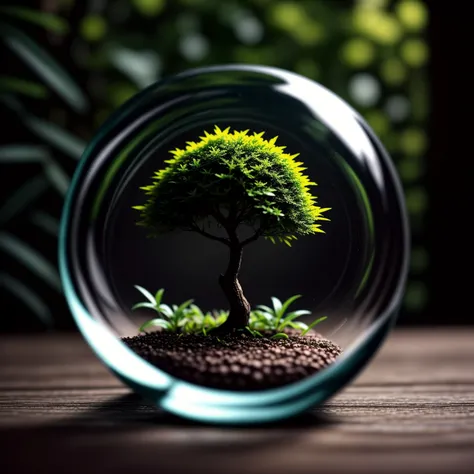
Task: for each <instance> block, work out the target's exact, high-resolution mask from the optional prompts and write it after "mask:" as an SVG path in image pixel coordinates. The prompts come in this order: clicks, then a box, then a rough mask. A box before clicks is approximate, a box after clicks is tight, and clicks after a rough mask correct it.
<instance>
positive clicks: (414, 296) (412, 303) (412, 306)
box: [404, 281, 429, 312]
mask: <svg viewBox="0 0 474 474" xmlns="http://www.w3.org/2000/svg"><path fill="white" fill-rule="evenodd" d="M428 296H429V294H428V288H427V287H426V285H425V284H424V283H423V282H421V281H411V282H409V283H408V285H407V290H406V293H405V300H404V304H405V307H406V309H407V310H409V311H412V312H419V311H421V310H423V309H424V308H425V306H426V304H427V303H428Z"/></svg>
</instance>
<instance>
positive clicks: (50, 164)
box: [43, 159, 70, 196]
mask: <svg viewBox="0 0 474 474" xmlns="http://www.w3.org/2000/svg"><path fill="white" fill-rule="evenodd" d="M43 167H44V171H45V174H46V176H47V178H48V180H49V182H50V183H51V184H52V186H53V187H54V188H55V189H56V190H57V191H58V192H59V194H60V195H61V196H65V195H66V193H67V190H68V188H69V184H70V180H69V176H68V175H67V174H66V173H65V172H64V170H63V169H62V168H61V167H60V166H59V165H58V164H57V163H56V162H55V161H54V160H52V159H49V160H47V161H45V163H44V164H43Z"/></svg>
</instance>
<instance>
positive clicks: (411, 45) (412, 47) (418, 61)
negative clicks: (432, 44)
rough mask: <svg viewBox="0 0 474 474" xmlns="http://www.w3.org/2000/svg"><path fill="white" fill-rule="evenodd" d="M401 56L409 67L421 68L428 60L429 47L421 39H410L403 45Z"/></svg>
mask: <svg viewBox="0 0 474 474" xmlns="http://www.w3.org/2000/svg"><path fill="white" fill-rule="evenodd" d="M400 54H401V57H402V59H403V60H404V61H405V62H406V63H407V64H408V65H409V66H413V67H420V66H423V65H425V63H426V62H427V60H428V56H429V52H428V46H427V45H426V42H425V41H422V40H420V39H409V40H406V41H405V42H404V43H403V44H402V46H401V48H400Z"/></svg>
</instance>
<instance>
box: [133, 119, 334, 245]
mask: <svg viewBox="0 0 474 474" xmlns="http://www.w3.org/2000/svg"><path fill="white" fill-rule="evenodd" d="M263 134H264V132H262V133H253V134H249V133H248V130H244V131H233V132H231V131H230V127H229V128H226V129H225V130H221V129H220V128H219V127H217V126H216V127H215V129H214V133H212V134H211V133H208V132H204V136H202V137H199V138H200V141H198V142H192V141H190V142H187V146H186V148H185V149H179V148H177V149H175V150H173V151H171V152H170V153H171V154H172V155H173V157H172V158H171V159H169V160H167V161H166V163H167V165H168V166H167V167H165V168H163V169H160V170H159V171H157V172H156V173H155V175H154V176H153V182H152V184H150V185H148V186H144V187H143V188H141V189H143V190H144V191H145V193H146V195H147V196H148V200H147V202H146V203H145V204H144V205H139V206H134V209H136V210H138V211H140V217H141V219H140V221H139V222H138V224H139V225H143V226H145V227H147V228H148V229H150V231H151V234H152V235H157V234H160V233H163V232H166V231H169V230H173V229H181V230H188V231H196V232H199V233H201V234H203V235H205V236H207V237H210V238H213V239H215V240H220V241H222V242H223V243H226V244H230V243H231V242H230V240H228V239H224V238H220V237H217V236H214V235H212V234H210V233H209V232H208V231H207V230H206V223H207V221H208V219H209V218H214V219H215V220H216V221H217V223H218V225H220V226H222V227H224V228H225V229H226V230H227V232H228V234H229V236H232V235H235V231H236V229H237V227H238V226H239V225H241V224H244V225H248V226H251V227H252V228H253V229H254V231H255V234H254V236H253V237H251V238H249V239H247V240H246V241H243V242H241V243H242V244H244V245H245V244H246V243H248V242H250V241H251V240H255V238H257V237H259V236H264V237H268V238H269V239H270V240H272V241H273V242H275V239H278V240H280V241H282V242H285V243H286V244H288V245H291V241H292V240H293V239H295V238H296V236H297V235H308V234H315V233H318V232H324V231H323V230H322V229H321V224H318V223H317V221H328V220H329V219H328V218H327V217H324V215H323V214H324V213H325V212H326V211H328V210H329V208H322V207H319V206H317V205H316V197H315V196H313V195H312V194H311V193H310V191H309V188H310V186H315V185H316V183H314V182H311V181H310V179H309V178H308V176H306V175H305V174H304V173H303V171H304V170H305V168H304V167H303V163H301V162H298V161H296V160H295V158H296V157H297V156H298V154H295V155H290V154H288V153H285V152H284V149H285V147H284V146H277V145H276V140H277V137H274V138H272V139H271V140H265V139H264V138H263Z"/></svg>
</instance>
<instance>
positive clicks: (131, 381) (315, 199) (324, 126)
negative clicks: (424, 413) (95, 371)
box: [60, 65, 408, 423]
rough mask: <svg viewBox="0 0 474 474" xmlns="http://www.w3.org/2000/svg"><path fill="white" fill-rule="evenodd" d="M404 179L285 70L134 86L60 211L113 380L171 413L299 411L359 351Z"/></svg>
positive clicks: (363, 348)
mask: <svg viewBox="0 0 474 474" xmlns="http://www.w3.org/2000/svg"><path fill="white" fill-rule="evenodd" d="M407 258H408V230H407V219H406V214H405V209H404V203H403V198H402V192H401V187H400V184H399V181H398V178H397V175H396V172H395V170H394V167H393V164H392V162H391V161H390V158H389V156H388V155H387V152H386V151H385V150H384V148H383V146H382V145H381V143H380V142H379V140H378V139H377V137H376V136H375V135H374V133H373V132H372V130H371V129H370V127H369V126H368V125H367V124H366V123H365V121H364V120H363V119H362V118H361V117H360V116H359V115H358V114H357V113H356V112H355V111H354V110H353V109H352V108H351V107H350V106H348V105H347V104H346V103H345V102H344V101H342V100H341V99H340V98H338V97H337V96H336V95H334V94H333V93H331V92H330V91H329V90H327V89H325V88H324V87H322V86H321V85H319V84H317V83H316V82H313V81H311V80H309V79H307V78H305V77H302V76H300V75H297V74H294V73H292V72H288V71H284V70H281V69H276V68H270V67H262V66H247V65H228V66H216V67H208V68H203V69H194V70H190V71H186V72H184V73H181V74H178V75H176V76H174V77H171V78H169V79H167V80H164V81H161V82H159V83H156V84H154V85H152V86H150V87H148V88H147V89H146V90H144V91H143V92H141V93H139V94H138V95H137V96H135V97H134V98H132V99H131V100H129V101H128V102H126V103H125V104H124V105H123V106H122V107H121V108H120V109H119V110H118V111H116V112H115V113H114V114H113V115H112V116H111V117H110V118H109V119H108V120H107V121H106V123H105V124H104V125H103V126H102V127H101V128H100V130H99V131H98V132H97V134H96V136H95V137H94V138H93V140H92V141H91V143H90V144H89V146H88V147H87V149H86V150H85V152H84V155H83V158H82V160H81V162H80V164H79V166H78V169H77V171H76V173H75V176H74V179H73V183H72V186H71V188H70V191H69V194H68V197H67V200H66V203H65V208H64V213H63V218H62V227H61V236H60V267H61V276H62V281H63V284H64V288H65V294H66V297H67V300H68V303H69V305H70V308H71V311H72V314H73V316H74V318H75V320H76V322H77V325H78V327H79V329H80V331H81V332H82V333H83V335H84V337H85V339H86V340H87V341H88V343H89V344H90V345H91V347H92V348H93V349H94V351H95V352H96V353H97V354H98V356H99V357H100V359H101V360H102V361H103V362H104V363H105V364H106V365H107V366H108V367H109V368H110V369H112V371H114V372H115V373H116V374H117V376H118V377H120V378H121V379H122V380H123V381H124V382H125V383H126V384H128V385H129V386H131V387H132V388H133V389H135V390H137V391H139V392H140V393H142V394H144V395H145V396H146V397H147V398H149V399H151V400H153V401H154V402H155V403H156V404H157V405H158V406H159V407H161V408H163V409H165V410H168V411H170V412H173V413H175V414H179V415H181V416H184V417H189V418H193V419H198V420H201V421H210V422H222V423H258V422H267V421H273V420H277V419H281V418H285V417H289V416H292V415H295V414H297V413H300V412H302V411H304V410H306V409H308V408H310V407H312V406H314V405H316V404H318V403H321V402H323V401H324V400H326V399H327V398H328V397H330V396H332V395H333V394H334V393H335V392H336V391H337V390H339V389H340V388H341V387H343V386H344V385H345V384H346V383H347V382H348V381H350V380H351V379H352V378H353V377H354V376H355V375H357V373H358V372H359V371H360V370H361V369H362V368H363V367H364V365H365V364H366V363H367V362H368V360H369V359H370V358H371V356H373V355H374V353H375V352H376V350H377V348H378V347H379V346H380V344H381V342H382V341H383V339H384V337H385V335H386V334H387V332H388V331H389V329H390V327H391V326H392V324H393V322H394V320H395V318H396V314H397V311H398V308H399V305H400V300H401V296H402V293H403V288H404V284H405V278H406V269H407Z"/></svg>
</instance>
